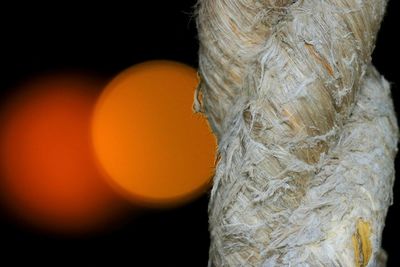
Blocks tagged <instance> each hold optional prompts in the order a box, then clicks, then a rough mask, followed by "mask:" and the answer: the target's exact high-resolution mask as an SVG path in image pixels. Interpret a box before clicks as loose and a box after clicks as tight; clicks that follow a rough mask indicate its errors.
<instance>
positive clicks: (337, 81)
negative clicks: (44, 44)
mask: <svg viewBox="0 0 400 267" xmlns="http://www.w3.org/2000/svg"><path fill="white" fill-rule="evenodd" d="M386 3H387V1H385V0H298V1H293V0H263V1H258V0H200V2H199V4H198V8H197V12H198V16H197V23H198V29H199V39H200V66H199V73H200V77H201V83H200V85H199V87H198V90H197V93H196V97H195V109H196V110H197V111H201V112H204V113H205V114H206V116H207V118H208V120H209V122H210V125H211V127H212V129H213V132H214V133H215V135H216V136H217V138H218V155H219V159H218V162H217V166H216V173H215V177H214V185H213V189H212V192H211V198H210V204H209V216H210V219H209V222H210V233H211V246H210V260H209V266H215V267H221V266H379V264H384V263H383V262H384V253H383V252H382V251H381V250H380V243H381V232H382V229H383V226H384V220H385V216H386V212H387V208H388V206H389V205H390V203H391V201H392V200H391V199H392V186H393V180H394V157H395V154H396V151H397V139H398V128H397V122H396V118H395V115H394V110H393V105H392V100H391V97H390V88H389V85H388V83H387V82H386V81H385V80H384V78H383V77H381V76H380V75H379V74H378V73H377V72H376V70H375V69H374V68H373V67H372V66H371V65H370V62H371V53H372V51H373V48H374V43H375V38H376V34H377V31H378V30H379V25H380V22H381V20H382V17H383V15H384V10H385V6H386Z"/></svg>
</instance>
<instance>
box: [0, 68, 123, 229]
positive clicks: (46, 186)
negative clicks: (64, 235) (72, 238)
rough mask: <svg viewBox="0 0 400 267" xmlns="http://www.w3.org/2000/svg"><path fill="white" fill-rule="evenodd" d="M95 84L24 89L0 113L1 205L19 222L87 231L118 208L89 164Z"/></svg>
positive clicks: (68, 80)
mask: <svg viewBox="0 0 400 267" xmlns="http://www.w3.org/2000/svg"><path fill="white" fill-rule="evenodd" d="M98 86H99V83H98V82H96V81H94V80H91V79H89V78H86V77H84V76H81V75H72V74H65V75H62V74H59V75H51V76H50V75H49V76H46V77H40V78H37V79H35V80H32V81H31V82H28V83H25V84H24V85H23V86H22V87H21V88H20V90H18V91H19V94H18V95H14V96H13V97H11V98H10V99H8V102H7V103H6V105H5V107H3V108H2V113H1V120H2V121H1V133H0V173H1V179H0V188H1V195H2V197H3V199H2V202H3V204H5V206H6V207H7V208H8V209H9V211H11V212H12V213H13V214H16V215H17V216H18V217H19V218H20V219H22V220H21V221H22V222H23V223H27V224H29V225H34V226H36V227H39V228H42V229H44V230H49V231H57V232H71V233H72V232H87V231H91V230H95V229H98V228H99V227H102V226H103V225H105V224H107V223H108V222H109V221H110V220H111V218H112V217H113V216H114V215H115V214H114V211H115V210H116V209H118V207H119V204H118V203H119V201H118V200H117V197H116V195H115V194H114V192H113V191H112V190H111V188H110V187H109V186H108V184H107V183H106V182H105V181H104V177H103V176H102V172H101V171H99V170H98V168H97V165H96V163H95V161H94V156H93V150H92V147H91V141H90V119H91V113H92V110H93V106H94V103H95V101H96V90H98V88H99V87H98Z"/></svg>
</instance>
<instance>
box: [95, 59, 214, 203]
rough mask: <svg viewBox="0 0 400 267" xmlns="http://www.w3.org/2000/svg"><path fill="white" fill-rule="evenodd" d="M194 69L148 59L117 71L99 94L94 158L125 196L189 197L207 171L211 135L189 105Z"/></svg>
mask: <svg viewBox="0 0 400 267" xmlns="http://www.w3.org/2000/svg"><path fill="white" fill-rule="evenodd" d="M197 84H198V78H197V74H196V70H195V69H193V68H191V67H189V66H186V65H183V64H180V63H175V62H170V61H151V62H147V63H143V64H139V65H136V66H134V67H131V68H129V69H127V70H125V71H123V72H122V73H121V74H119V75H118V76H117V77H116V78H115V79H114V80H113V81H112V82H111V83H110V84H109V85H108V86H107V87H106V89H105V91H104V93H103V94H102V95H101V97H100V99H99V101H98V103H97V105H96V108H95V112H94V118H93V127H92V136H93V142H94V148H95V152H96V155H97V157H98V160H99V163H100V165H101V166H102V167H103V168H104V170H105V172H106V173H107V174H108V175H109V177H110V181H111V184H113V185H115V187H116V188H117V189H119V190H120V191H121V192H122V193H123V194H124V195H125V196H127V197H128V198H130V199H131V200H134V201H139V203H142V204H147V205H156V206H165V205H171V204H172V205H175V204H177V203H183V202H185V201H189V200H190V199H193V198H194V197H196V196H198V195H199V194H200V193H203V192H204V191H205V188H206V187H207V185H208V184H209V181H210V178H211V176H212V174H213V163H214V157H215V149H216V142H215V138H214V136H213V135H212V133H211V131H210V129H209V127H208V124H207V122H206V120H205V118H204V117H203V116H201V115H199V114H194V113H193V111H192V103H193V96H194V90H195V88H196V86H197Z"/></svg>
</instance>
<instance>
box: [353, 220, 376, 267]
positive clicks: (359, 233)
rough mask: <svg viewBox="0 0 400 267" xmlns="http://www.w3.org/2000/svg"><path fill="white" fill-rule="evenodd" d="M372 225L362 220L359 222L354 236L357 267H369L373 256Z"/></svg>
mask: <svg viewBox="0 0 400 267" xmlns="http://www.w3.org/2000/svg"><path fill="white" fill-rule="evenodd" d="M370 237H371V225H370V223H369V222H366V221H364V220H362V219H359V220H358V222H357V228H356V232H355V233H354V234H353V236H352V241H353V248H354V258H355V266H357V267H365V266H367V264H368V262H369V259H370V258H371V254H372V244H371V240H370Z"/></svg>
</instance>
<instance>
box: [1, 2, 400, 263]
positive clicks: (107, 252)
mask: <svg viewBox="0 0 400 267" xmlns="http://www.w3.org/2000/svg"><path fill="white" fill-rule="evenodd" d="M194 5H195V1H194V0H182V1H161V0H159V1H148V2H147V3H144V2H142V1H140V2H139V1H130V2H129V3H125V4H121V3H115V2H107V3H104V4H100V3H93V4H85V5H83V4H82V3H74V4H73V3H72V2H68V3H61V2H59V1H57V2H56V3H52V4H51V3H46V4H44V3H43V4H39V3H34V4H32V3H31V4H29V5H27V4H25V3H24V4H23V3H17V4H15V5H14V6H12V7H11V6H1V7H0V34H1V35H0V36H1V37H0V48H1V49H0V68H1V69H0V77H1V78H0V90H1V91H0V93H1V97H2V99H3V101H5V100H6V99H7V96H8V95H9V93H11V92H12V91H11V89H10V88H14V87H15V86H16V85H18V84H19V83H20V82H21V81H24V80H26V79H29V77H33V76H35V75H37V74H41V73H43V72H47V71H63V70H79V71H83V72H90V73H92V74H96V75H100V76H101V77H103V78H104V79H106V80H107V79H111V78H112V77H113V76H114V75H116V74H117V73H119V72H120V71H122V70H123V69H125V68H127V67H129V66H131V65H133V64H136V63H139V62H143V61H147V60H152V59H168V60H175V61H179V62H183V63H186V64H188V65H191V66H193V67H197V62H198V60H197V57H198V55H197V51H198V40H197V37H196V27H195V20H194V16H193V6H194ZM398 16H400V12H399V6H398V1H395V0H391V1H390V4H389V6H388V12H387V15H386V18H385V20H384V23H383V25H382V29H381V31H380V34H379V37H378V42H377V47H376V50H375V52H374V55H373V61H374V63H375V65H376V66H377V68H378V69H379V71H380V72H381V73H382V74H383V75H384V76H385V77H386V78H387V79H388V80H389V81H390V82H392V84H393V86H392V92H393V96H394V101H395V105H396V110H397V111H398V110H399V108H400V95H399V93H398V89H399V84H400V78H399V67H398V65H397V64H398V62H400V61H399V52H398V51H399V49H398V48H399V42H398V41H397V34H398V29H397V22H398V21H399V20H398ZM396 166H397V169H399V167H400V165H399V161H398V160H397V161H396ZM399 173H400V172H399ZM398 177H399V176H398ZM399 183H400V181H396V183H395V189H394V191H395V199H394V205H393V206H392V207H391V208H390V210H389V214H388V217H387V223H386V228H385V230H384V233H383V247H384V248H385V249H386V251H387V252H388V254H389V262H388V266H400V253H399V252H398V245H397V243H398V242H400V234H399V232H400V230H399V228H398V225H399V219H398V216H396V215H397V214H398V213H399V214H400V200H399V197H398V196H400V192H399V186H400V185H399ZM207 201H208V196H207V195H204V196H202V197H201V198H199V199H198V200H196V201H194V202H192V203H190V204H188V205H185V206H183V207H180V208H175V209H168V210H144V211H143V210H142V211H140V212H139V213H137V212H134V211H133V212H132V216H128V218H126V220H125V221H124V223H123V224H121V225H119V226H118V227H115V228H113V229H110V230H109V231H103V232H100V233H97V234H95V235H89V236H80V237H76V236H75V237H66V236H64V237H62V236H55V235H49V234H44V233H42V232H39V231H33V230H29V229H28V228H26V227H24V226H22V225H18V224H16V223H15V222H14V221H13V220H12V219H11V218H8V217H6V216H2V217H1V218H0V247H1V249H0V261H1V262H0V265H1V266H16V265H17V264H18V263H24V265H26V264H30V265H34V266H36V265H38V266H59V265H69V266H99V265H103V264H104V266H135V267H136V266H139V267H141V266H174V267H175V266H176V267H179V266H185V267H192V266H193V267H195V266H203V267H205V266H206V265H207V258H208V246H209V236H208V221H207V220H208V218H207ZM6 261H10V262H9V263H5V262H6Z"/></svg>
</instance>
